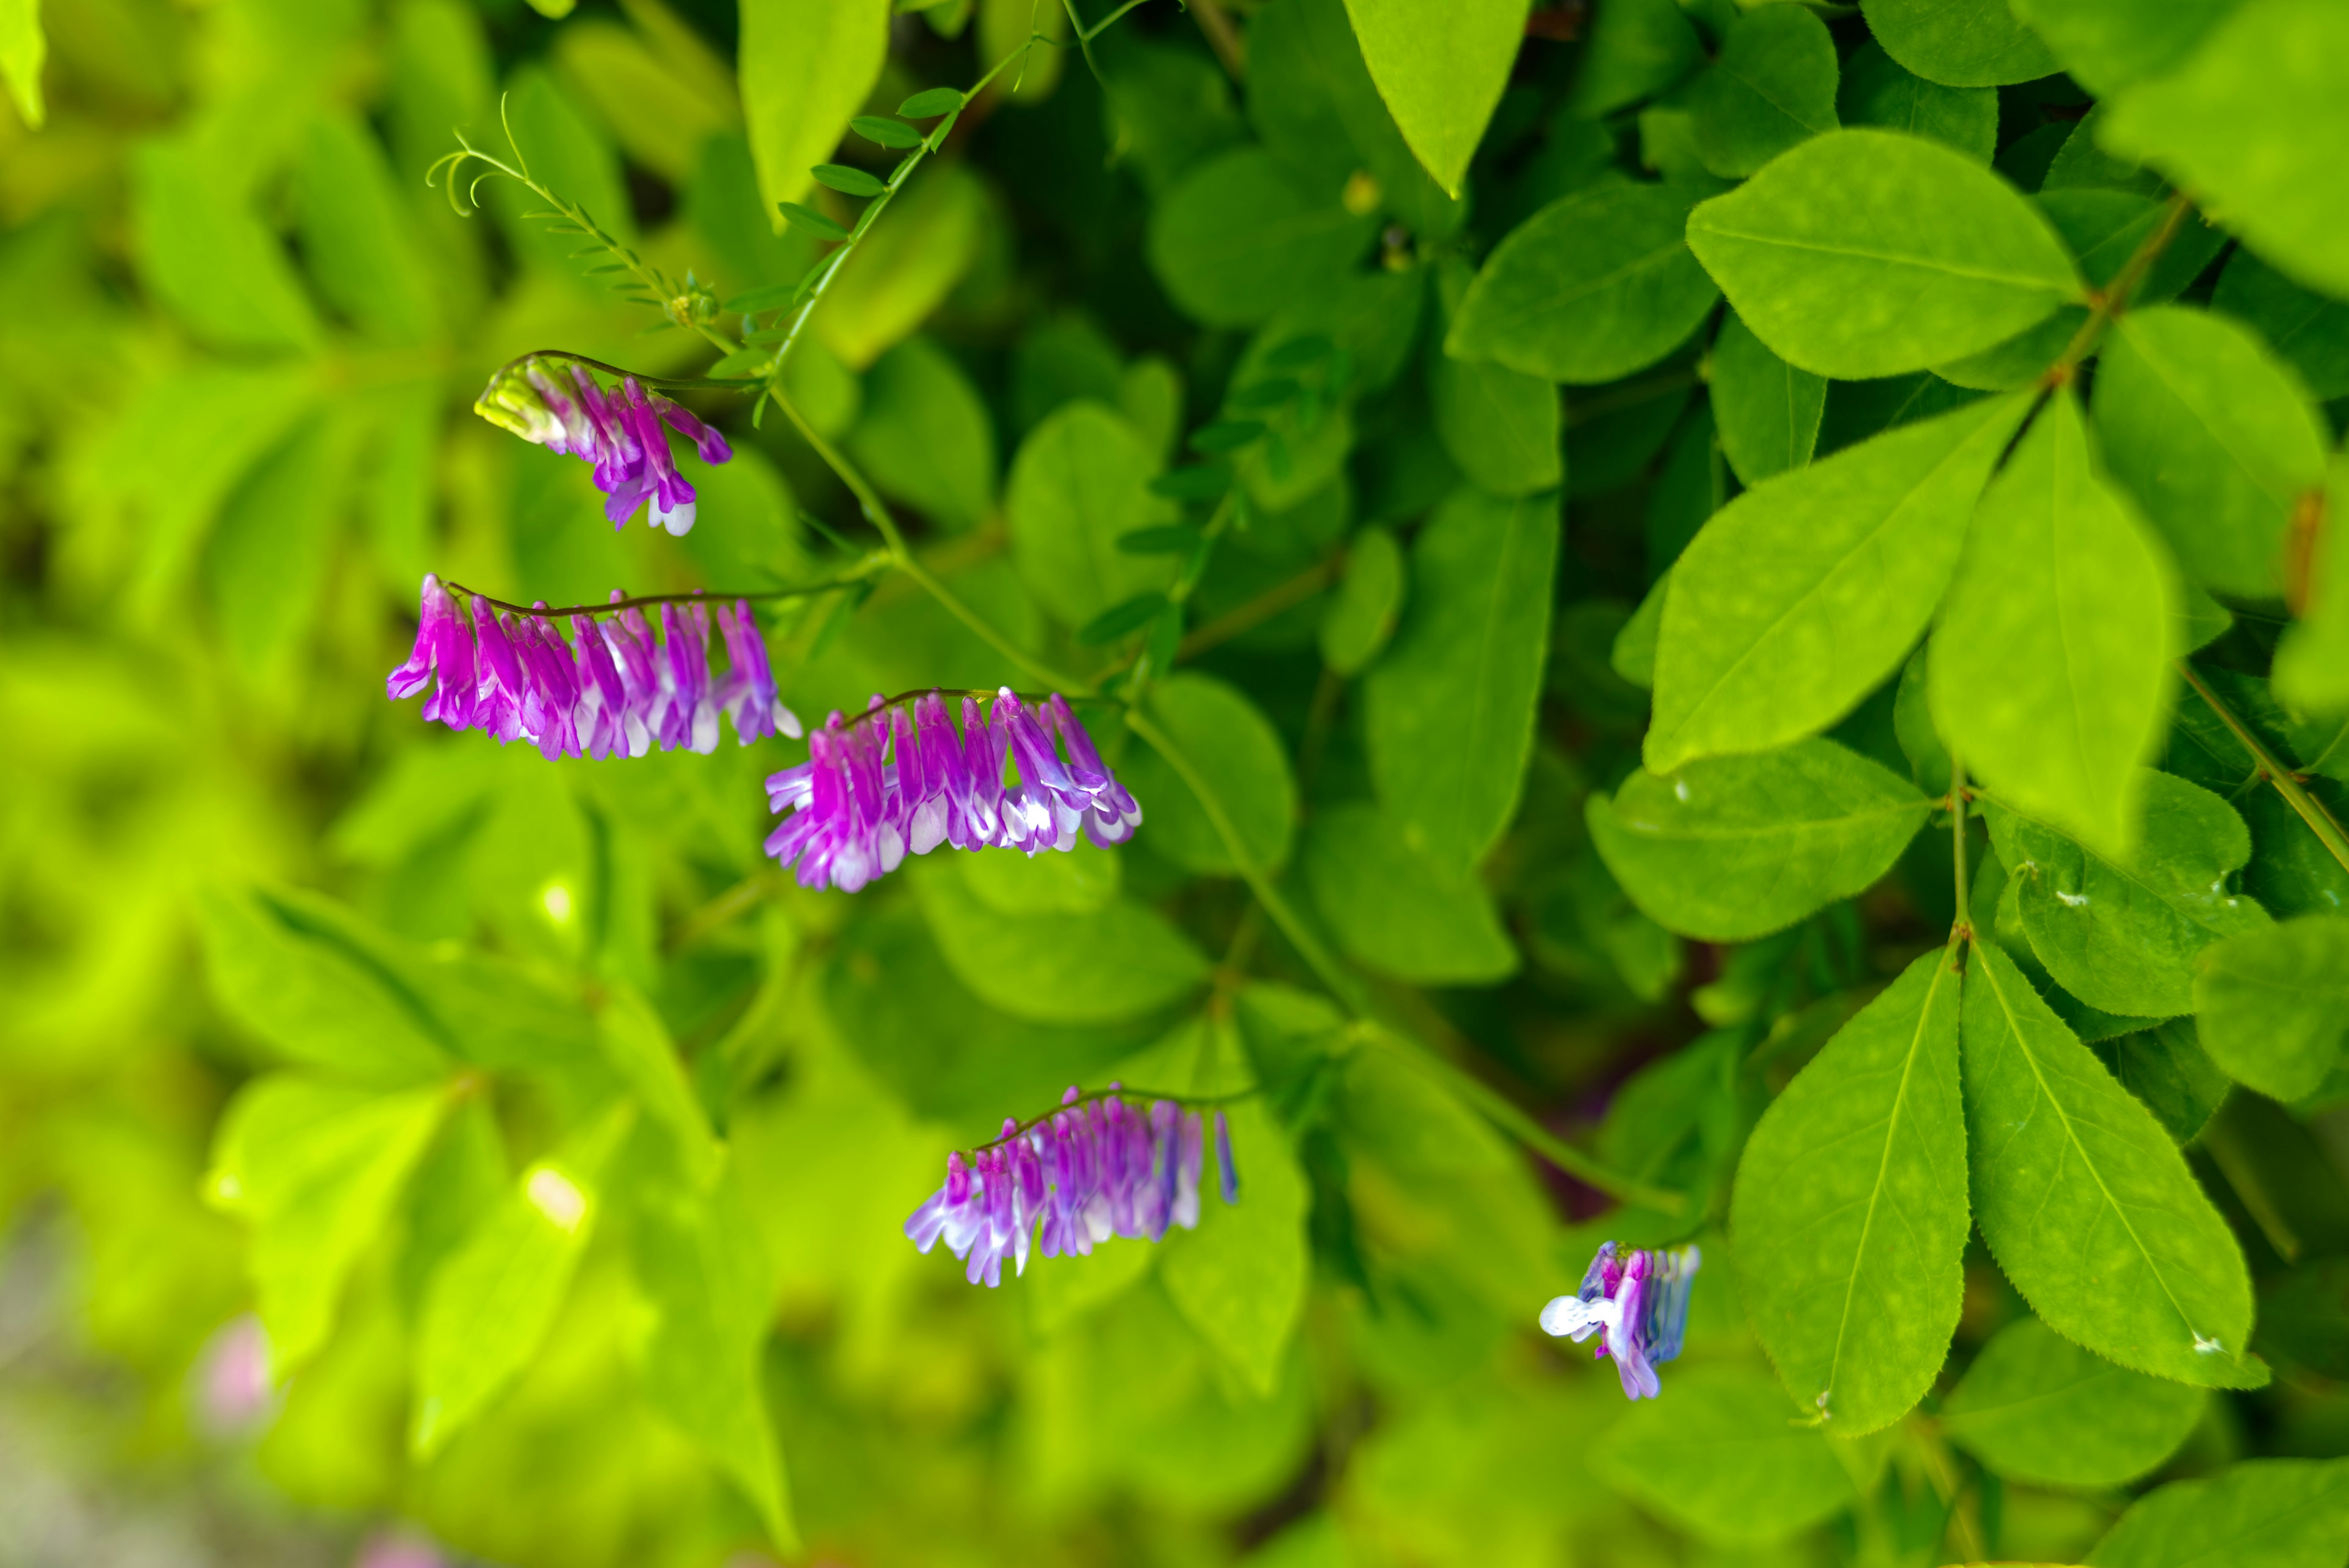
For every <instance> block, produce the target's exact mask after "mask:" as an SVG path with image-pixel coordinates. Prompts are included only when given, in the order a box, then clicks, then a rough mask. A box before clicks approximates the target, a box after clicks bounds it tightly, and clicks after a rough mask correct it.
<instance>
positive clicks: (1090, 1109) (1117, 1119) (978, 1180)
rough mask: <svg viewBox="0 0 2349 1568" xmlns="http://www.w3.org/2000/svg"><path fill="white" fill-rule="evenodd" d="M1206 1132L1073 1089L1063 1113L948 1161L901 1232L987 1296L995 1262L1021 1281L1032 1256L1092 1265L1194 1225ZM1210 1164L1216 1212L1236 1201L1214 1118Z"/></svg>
mask: <svg viewBox="0 0 2349 1568" xmlns="http://www.w3.org/2000/svg"><path fill="white" fill-rule="evenodd" d="M1216 1158H1217V1160H1218V1162H1219V1163H1220V1164H1221V1166H1222V1168H1223V1174H1222V1186H1223V1192H1224V1201H1225V1202H1226V1203H1231V1202H1234V1201H1237V1196H1238V1193H1239V1177H1238V1175H1237V1172H1235V1171H1234V1170H1233V1168H1232V1149H1231V1138H1230V1136H1229V1134H1228V1133H1227V1132H1226V1130H1225V1127H1224V1125H1223V1116H1222V1115H1221V1113H1218V1114H1217V1116H1216ZM1205 1174H1206V1124H1205V1123H1204V1122H1202V1121H1201V1120H1200V1118H1199V1113H1198V1112H1196V1111H1186V1110H1185V1109H1184V1108H1183V1107H1182V1106H1179V1105H1177V1104H1175V1103H1174V1101H1173V1100H1154V1101H1152V1102H1151V1103H1150V1104H1149V1105H1148V1106H1141V1105H1137V1104H1135V1103H1134V1102H1133V1101H1131V1100H1128V1099H1126V1098H1125V1097H1124V1096H1123V1095H1122V1094H1121V1093H1120V1091H1119V1086H1118V1085H1115V1084H1112V1085H1110V1086H1109V1089H1108V1091H1107V1092H1106V1093H1103V1094H1101V1095H1096V1096H1086V1095H1082V1094H1081V1093H1079V1092H1078V1089H1077V1087H1076V1085H1073V1084H1071V1085H1069V1090H1068V1093H1066V1094H1065V1095H1063V1096H1061V1106H1060V1109H1058V1110H1056V1111H1053V1112H1051V1113H1050V1114H1048V1115H1046V1116H1039V1117H1037V1118H1036V1119H1035V1120H1034V1121H1033V1122H1030V1123H1028V1124H1026V1125H1024V1126H1023V1125H1021V1124H1020V1123H1019V1122H1015V1121H1010V1120H1009V1119H1007V1120H1006V1121H1005V1122H1004V1124H1003V1134H1002V1136H1001V1137H999V1138H997V1139H996V1140H995V1142H993V1143H991V1144H988V1145H987V1146H986V1147H983V1148H980V1149H978V1150H976V1151H975V1152H973V1153H972V1155H971V1156H970V1158H968V1159H965V1158H964V1157H963V1156H962V1154H961V1153H960V1152H957V1153H954V1154H950V1155H948V1156H947V1179H946V1185H945V1186H943V1187H941V1188H939V1189H937V1191H936V1192H934V1193H932V1194H931V1195H930V1196H929V1198H928V1199H926V1201H925V1202H924V1203H923V1204H922V1206H921V1207H920V1208H919V1209H916V1210H914V1212H913V1214H912V1216H911V1217H910V1218H908V1219H907V1220H906V1221H905V1234H906V1235H907V1236H908V1237H909V1238H911V1239H912V1241H913V1243H914V1245H915V1246H916V1247H917V1248H919V1249H920V1250H921V1251H924V1252H927V1251H929V1250H930V1249H931V1248H932V1247H934V1246H936V1244H937V1243H938V1242H939V1241H940V1240H944V1241H945V1242H946V1244H947V1251H950V1252H952V1253H953V1254H954V1255H955V1256H956V1257H957V1258H959V1259H961V1260H962V1261H963V1264H964V1270H963V1272H964V1277H965V1278H967V1279H968V1280H969V1281H970V1282H971V1283H972V1284H978V1283H980V1282H985V1283H986V1284H987V1285H988V1287H989V1288H990V1289H991V1288H993V1287H994V1286H997V1285H999V1284H1001V1283H1002V1282H1003V1260H1004V1258H1005V1257H1007V1256H1009V1258H1010V1259H1011V1261H1012V1263H1011V1272H1013V1273H1014V1274H1015V1275H1017V1274H1020V1273H1024V1272H1027V1268H1028V1254H1029V1251H1030V1246H1031V1243H1032V1244H1034V1245H1038V1246H1040V1247H1041V1248H1042V1250H1043V1253H1044V1256H1046V1257H1048V1258H1056V1257H1061V1256H1062V1255H1064V1254H1065V1255H1070V1256H1077V1257H1084V1256H1090V1255H1091V1253H1092V1250H1093V1247H1094V1245H1095V1244H1096V1243H1097V1242H1101V1241H1108V1240H1109V1239H1110V1238H1111V1237H1112V1236H1133V1237H1142V1238H1144V1239H1146V1240H1149V1241H1157V1240H1158V1239H1159V1238H1161V1237H1163V1236H1164V1235H1165V1234H1166V1232H1167V1231H1168V1229H1169V1228H1170V1227H1173V1226H1180V1227H1182V1228H1183V1229H1184V1230H1185V1231H1189V1230H1193V1229H1195V1228H1196V1226H1197V1225H1198V1223H1199V1182H1200V1179H1201V1178H1202V1177H1203V1176H1204V1175H1205Z"/></svg>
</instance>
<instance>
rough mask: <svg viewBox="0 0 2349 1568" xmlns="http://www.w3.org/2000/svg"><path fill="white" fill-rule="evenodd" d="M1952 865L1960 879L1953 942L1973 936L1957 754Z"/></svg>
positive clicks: (1962, 776) (1962, 778)
mask: <svg viewBox="0 0 2349 1568" xmlns="http://www.w3.org/2000/svg"><path fill="white" fill-rule="evenodd" d="M1950 864H1951V869H1952V870H1953V871H1954V872H1955V874H1956V877H1957V894H1958V915H1957V919H1956V920H1955V922H1954V923H1953V924H1952V925H1951V928H1950V940H1951V941H1953V942H1954V941H1956V940H1958V939H1959V938H1961V937H1971V936H1972V935H1973V934H1974V928H1973V906H1972V902H1971V898H1969V897H1968V895H1969V894H1970V893H1971V888H1969V887H1968V886H1967V883H1966V764H1965V762H1964V760H1963V759H1962V758H1961V757H1960V756H1959V755H1958V753H1955V752H1951V753H1950Z"/></svg>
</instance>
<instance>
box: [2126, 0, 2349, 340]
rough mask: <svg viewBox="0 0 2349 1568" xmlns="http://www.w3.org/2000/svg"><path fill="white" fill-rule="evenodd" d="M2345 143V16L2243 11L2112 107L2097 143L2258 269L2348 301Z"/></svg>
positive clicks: (2308, 2) (2277, 0) (2322, 11)
mask: <svg viewBox="0 0 2349 1568" xmlns="http://www.w3.org/2000/svg"><path fill="white" fill-rule="evenodd" d="M2344 137H2349V10H2344V9H2343V8H2342V7H2341V6H2339V5H2333V4H2332V3H2331V0H2249V3H2248V4H2245V5H2239V6H2237V7H2235V8H2234V11H2233V14H2232V15H2231V16H2228V17H2227V18H2226V20H2225V21H2223V22H2221V23H2220V25H2219V26H2217V27H2216V28H2215V29H2214V30H2212V31H2211V33H2210V34H2209V36H2208V37H2206V38H2205V39H2204V40H2203V42H2202V44H2201V46H2200V47H2199V48H2197V49H2195V50H2194V51H2193V52H2192V55H2191V57H2189V58H2188V59H2187V60H2186V61H2185V63H2184V64H2183V65H2181V66H2180V67H2178V69H2177V70H2175V71H2173V72H2171V73H2170V74H2168V76H2164V77H2161V78H2158V79H2155V80H2152V81H2147V82H2142V83H2140V84H2138V85H2137V86H2136V87H2134V88H2130V89H2129V90H2128V91H2127V92H2125V93H2123V94H2121V95H2120V96H2119V97H2118V98H2116V99H2114V100H2113V101H2112V105H2111V108H2110V110H2109V117H2108V118H2107V119H2106V121H2105V125H2104V132H2103V140H2104V143H2105V145H2106V147H2107V148H2109V149H2111V150H2112V151H2115V152H2118V153H2123V154H2126V155H2127V156H2129V157H2132V158H2136V159H2138V160H2141V161H2144V162H2147V163H2150V164H2152V165H2153V166H2154V167H2155V168H2157V169H2158V170H2160V171H2162V172H2163V173H2164V174H2166V175H2168V177H2169V179H2170V180H2171V181H2172V182H2174V183H2176V184H2178V185H2179V186H2182V187H2184V188H2186V189H2188V190H2190V191H2193V192H2195V193H2196V197H2197V199H2198V201H2199V202H2202V203H2203V204H2205V205H2207V206H2209V208H2210V209H2211V210H2212V211H2214V212H2218V213H2223V214H2224V215H2225V220H2226V223H2227V226H2228V227H2229V228H2230V229H2232V230H2233V231H2234V232H2235V233H2236V234H2240V236H2241V237H2242V238H2243V239H2244V241H2245V242H2246V243H2248V244H2250V245H2251V247H2252V248H2253V249H2255V250H2257V251H2258V252H2259V253H2260V255H2261V259H2263V260H2265V261H2268V262H2270V263H2271V264H2273V265H2275V266H2276V267H2278V268H2279V269H2281V270H2282V271H2283V272H2284V273H2286V274H2287V275H2290V276H2292V277H2293V278H2294V279H2296V280H2297V281H2299V282H2301V283H2302V284H2305V285H2307V286H2310V287H2312V288H2319V289H2323V290H2325V291H2327V292H2330V293H2333V294H2341V293H2349V208H2344V206H2343V204H2342V203H2341V202H2338V201H2336V200H2333V199H2330V198H2328V197H2323V196H2312V193H2313V192H2335V191H2337V189H2338V182H2339V177H2340V172H2341V169H2340V164H2339V162H2338V161H2337V160H2336V159H2335V158H2334V157H2333V152H2332V149H2333V148H2334V147H2337V146H2339V145H2340V144H2341V141H2342V140H2343V139H2344Z"/></svg>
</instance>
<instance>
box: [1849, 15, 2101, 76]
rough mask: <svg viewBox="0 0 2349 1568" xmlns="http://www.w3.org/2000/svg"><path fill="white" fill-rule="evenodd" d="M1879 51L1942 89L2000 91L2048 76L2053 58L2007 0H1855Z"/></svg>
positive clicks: (2053, 62) (2053, 68)
mask: <svg viewBox="0 0 2349 1568" xmlns="http://www.w3.org/2000/svg"><path fill="white" fill-rule="evenodd" d="M1860 10H1861V11H1862V12H1863V13H1864V14H1866V16H1867V17H1868V31H1869V32H1871V33H1873V34H1875V35H1876V41H1877V42H1878V43H1879V44H1881V45H1883V46H1884V51H1885V53H1887V54H1889V55H1890V56H1891V57H1893V58H1894V59H1896V60H1899V62H1900V63H1901V64H1902V65H1903V66H1906V67H1908V68H1909V69H1910V70H1912V71H1915V72H1916V73H1917V74H1918V75H1919V76H1920V77H1923V78H1925V79H1926V80H1927V81H1931V82H1940V83H1941V84H1942V85H1943V86H1945V87H1973V88H1979V87H2006V86H2009V85H2011V84H2013V83H2015V82H2027V81H2033V80H2035V79H2037V78H2040V77H2044V76H2049V75H2052V74H2054V71H2055V69H2056V64H2055V57H2054V56H2053V55H2051V54H2049V53H2048V52H2047V46H2046V45H2044V44H2043V43H2041V42H2040V41H2039V39H2038V38H2037V37H2036V36H2033V33H2032V31H2031V29H2029V28H2028V27H2025V26H2023V24H2022V23H2020V22H2018V21H2016V20H2015V17H2014V13H2013V11H2012V10H2010V9H2009V8H2008V0H1860Z"/></svg>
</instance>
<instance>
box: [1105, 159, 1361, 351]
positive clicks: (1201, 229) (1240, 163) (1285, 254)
mask: <svg viewBox="0 0 2349 1568" xmlns="http://www.w3.org/2000/svg"><path fill="white" fill-rule="evenodd" d="M1377 230H1378V218H1377V216H1376V215H1375V214H1372V213H1365V214H1362V215H1360V216H1357V215H1356V214H1354V213H1350V212H1348V211H1347V210H1346V209H1345V208H1344V207H1343V206H1341V205H1340V204H1339V202H1338V195H1337V192H1328V193H1327V194H1326V195H1324V196H1322V197H1321V198H1320V199H1319V200H1318V201H1317V200H1311V199H1309V198H1308V197H1307V196H1305V195H1304V194H1302V193H1300V192H1299V190H1298V188H1297V187H1296V186H1295V185H1294V184H1292V183H1291V182H1290V181H1289V178H1288V175H1287V174H1286V173H1284V172H1283V171H1282V170H1281V167H1280V165H1279V164H1278V163H1277V162H1275V161H1273V158H1272V155H1271V154H1270V153H1268V152H1265V151H1262V150H1261V149H1257V148H1253V147H1251V148H1243V149H1240V150H1237V151H1231V152H1226V153H1225V154H1224V155H1223V156H1221V157H1219V158H1216V159H1215V160H1213V161H1209V162H1207V163H1205V164H1202V165H1200V166H1199V167H1198V168H1196V169H1195V170H1193V171H1190V173H1188V174H1187V175H1185V177H1184V179H1183V181H1182V182H1181V183H1179V184H1178V185H1176V186H1175V187H1174V190H1172V191H1170V192H1167V194H1166V196H1165V198H1164V200H1163V201H1161V202H1158V204H1157V205H1156V206H1154V208H1152V210H1151V214H1150V229H1149V234H1148V239H1147V244H1146V247H1145V248H1146V251H1147V254H1148V256H1149V260H1150V269H1151V271H1152V272H1153V273H1154V274H1156V275H1157V277H1158V281H1159V282H1160V283H1162V284H1164V286H1165V288H1166V292H1167V293H1168V294H1169V295H1170V296H1173V297H1174V303H1175V304H1176V305H1178V306H1182V308H1183V309H1184V310H1185V312H1186V313H1188V314H1189V315H1190V316H1192V317H1195V319H1197V320H1199V321H1202V322H1205V323H1206V324H1207V325H1208V326H1210V327H1253V326H1255V325H1256V324H1257V323H1258V322H1260V321H1263V320H1264V319H1265V318H1266V317H1269V316H1271V315H1272V314H1273V313H1274V312H1275V311H1278V309H1280V307H1281V306H1284V305H1287V304H1288V303H1289V302H1290V301H1291V300H1293V299H1295V298H1297V297H1299V296H1301V295H1305V294H1308V293H1310V292H1312V291H1315V290H1319V289H1328V288H1330V287H1333V286H1335V285H1336V284H1337V282H1338V281H1339V279H1340V278H1341V277H1342V276H1343V275H1345V273H1346V271H1347V269H1348V268H1349V267H1350V266H1351V265H1353V263H1354V261H1355V259H1356V258H1357V257H1359V256H1361V254H1362V252H1363V251H1364V250H1366V249H1368V248H1369V246H1370V243H1371V235H1372V234H1375V233H1376V232H1377Z"/></svg>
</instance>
